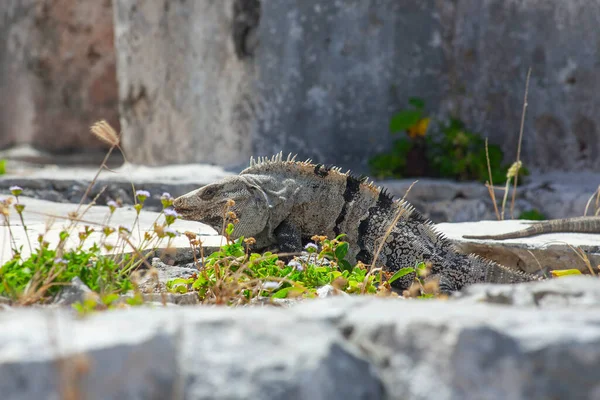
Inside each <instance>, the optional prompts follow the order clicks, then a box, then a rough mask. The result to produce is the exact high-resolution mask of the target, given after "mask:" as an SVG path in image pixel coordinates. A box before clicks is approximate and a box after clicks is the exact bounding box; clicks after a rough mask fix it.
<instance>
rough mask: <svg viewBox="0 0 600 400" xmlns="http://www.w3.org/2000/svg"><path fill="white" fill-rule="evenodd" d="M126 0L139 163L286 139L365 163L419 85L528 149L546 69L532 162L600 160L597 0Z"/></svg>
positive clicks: (432, 101)
mask: <svg viewBox="0 0 600 400" xmlns="http://www.w3.org/2000/svg"><path fill="white" fill-rule="evenodd" d="M116 4H118V5H119V6H118V7H117V8H116V10H117V13H116V15H117V19H116V24H117V32H118V35H117V39H118V41H117V48H118V50H119V52H120V56H119V57H120V58H119V60H120V61H121V60H122V59H123V60H127V61H125V62H119V70H120V75H119V76H120V85H121V99H122V106H123V116H122V120H123V123H124V126H125V132H126V138H127V140H128V142H126V143H129V144H128V145H126V147H127V148H128V150H129V152H130V153H131V156H132V158H133V159H134V160H136V161H138V162H144V163H153V164H160V163H164V162H173V161H175V162H183V161H186V162H189V161H204V162H217V163H220V164H222V165H228V164H232V163H233V164H236V163H244V162H245V159H246V156H248V155H249V154H250V153H252V154H255V155H268V154H272V153H275V152H278V151H280V150H283V151H284V152H292V153H299V154H300V156H301V157H312V158H314V159H315V160H318V161H323V162H328V163H335V164H339V165H342V166H348V167H350V166H352V167H353V168H355V169H359V170H360V169H365V167H366V162H367V160H368V158H369V157H370V156H372V155H374V154H375V153H377V152H380V151H383V150H386V149H387V148H388V147H389V145H390V142H391V138H390V135H389V133H388V131H387V127H388V121H389V118H390V116H391V115H392V114H393V113H394V112H395V111H397V110H399V109H400V108H402V107H404V106H406V101H407V99H408V98H409V97H411V96H418V97H422V98H424V100H425V101H426V104H427V106H428V109H429V110H430V111H432V112H434V113H435V114H437V115H449V114H450V115H454V116H458V117H459V118H461V119H463V120H464V121H465V122H466V124H467V126H468V127H469V128H470V129H472V130H474V131H478V132H480V133H482V134H483V135H484V136H489V137H490V140H491V142H493V143H498V144H502V146H503V149H504V151H505V153H506V156H507V157H508V158H509V159H513V158H514V156H515V153H516V148H517V138H518V133H519V124H520V119H521V110H522V102H523V100H522V99H523V92H524V89H525V77H526V75H527V70H528V68H529V67H531V68H532V69H533V73H532V80H531V87H530V92H529V109H528V115H527V119H526V124H525V140H524V148H523V159H524V161H525V162H526V164H527V165H528V166H529V167H530V168H532V167H533V168H534V169H535V168H538V169H542V170H548V169H557V168H563V169H569V170H577V169H580V168H595V167H598V166H600V157H597V156H596V154H597V152H598V148H597V147H598V142H599V140H598V132H597V128H596V126H597V125H598V123H600V117H599V116H598V114H597V113H595V112H594V110H596V109H598V106H600V99H599V98H598V97H597V96H594V94H595V93H596V92H598V89H600V87H599V85H600V66H599V65H600V63H599V59H598V43H597V40H596V38H595V36H594V34H593V32H594V30H595V27H597V26H598V25H599V24H600V3H598V2H596V1H595V0H577V1H568V2H547V1H543V0H525V1H504V0H485V1H481V0H456V1H441V0H437V1H436V0H425V1H423V0H419V1H417V0H412V1H403V2H398V1H396V0H344V1H335V2H332V1H323V0H288V1H262V2H260V1H258V0H235V1H234V0H227V1H223V2H220V3H219V4H218V5H215V3H211V2H208V3H205V4H206V5H205V6H202V7H200V6H198V5H195V6H192V5H189V4H185V5H181V4H179V3H178V5H176V6H175V5H173V6H171V7H167V8H165V9H164V10H163V9H162V8H161V7H162V6H160V5H159V4H158V3H154V4H153V5H148V4H147V3H145V2H143V1H142V0H116ZM194 4H196V3H194ZM209 4H210V5H209ZM214 21H218V22H214ZM215 23H216V25H215ZM217 28H218V29H217ZM191 36H193V39H194V40H190V37H191ZM134 37H135V38H137V41H136V42H135V43H136V46H137V47H135V48H134V49H133V50H132V46H133V45H132V43H133V41H132V39H131V38H134ZM119 38H121V39H119ZM140 93H141V94H140ZM139 97H142V98H143V106H142V107H140V108H141V109H143V111H137V112H136V111H135V110H134V108H135V107H137V106H135V107H134V106H132V104H136V102H135V99H137V98H139ZM132 99H133V100H132ZM136 113H137V114H136ZM141 143H143V144H142V145H140V144H141ZM166 148H168V149H169V150H168V151H165V149H166ZM240 157H241V159H240Z"/></svg>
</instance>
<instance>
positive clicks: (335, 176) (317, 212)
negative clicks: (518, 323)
mask: <svg viewBox="0 0 600 400" xmlns="http://www.w3.org/2000/svg"><path fill="white" fill-rule="evenodd" d="M228 199H232V200H234V201H235V205H234V206H233V207H232V208H231V211H233V212H235V213H236V215H237V218H238V219H239V223H238V224H236V226H235V229H234V232H233V235H232V236H233V237H234V238H237V237H240V236H244V237H254V238H255V239H256V245H255V249H256V250H260V249H264V248H267V247H270V246H278V248H279V250H280V251H283V252H299V251H301V250H302V248H303V245H304V244H306V243H307V242H308V241H309V240H310V237H311V236H313V235H325V236H328V237H334V236H336V235H338V234H340V233H345V234H346V235H347V236H346V237H345V240H346V241H348V243H349V245H350V251H349V252H348V255H347V259H348V261H350V262H355V261H362V262H363V263H365V264H371V263H373V261H374V257H375V253H376V251H377V249H378V247H379V246H380V245H379V244H380V242H381V240H382V238H383V237H384V236H385V235H386V232H387V231H388V228H389V227H390V226H391V225H392V224H393V223H394V220H395V219H396V218H397V219H398V220H397V222H396V223H395V224H394V226H393V227H392V229H391V231H390V232H389V235H388V236H387V239H386V241H385V244H384V245H383V246H382V247H381V252H380V253H379V254H378V256H377V259H376V260H375V263H376V265H377V266H383V267H384V270H387V271H391V272H394V271H397V270H399V269H400V268H404V267H407V266H414V265H415V263H416V262H420V261H425V262H430V263H431V265H432V269H431V272H432V275H431V276H430V279H431V278H436V279H439V285H440V291H441V292H444V293H449V292H452V291H456V290H460V289H461V288H462V287H463V286H465V285H468V284H472V283H477V282H493V283H517V282H526V281H532V280H539V279H540V278H538V277H536V276H534V275H529V274H525V273H523V272H520V271H515V270H512V269H510V268H506V267H504V266H502V265H499V264H497V263H494V262H492V261H489V260H485V259H483V258H481V257H478V256H475V255H472V254H462V253H460V252H459V251H458V250H457V249H456V248H455V246H454V245H453V244H452V243H451V242H450V241H449V240H448V239H446V238H445V237H444V236H442V235H440V234H439V233H437V232H436V230H435V227H434V225H433V224H432V223H431V222H430V221H428V220H426V219H425V218H424V217H423V216H422V215H421V214H420V213H419V212H418V211H416V210H415V209H414V208H413V207H412V206H411V205H410V204H409V203H407V202H405V201H395V200H393V199H392V197H391V196H390V195H389V194H387V193H386V192H385V191H384V190H382V189H380V188H378V187H375V186H374V185H373V184H372V183H369V182H368V181H366V180H364V179H362V180H360V179H357V178H355V177H354V176H352V175H350V174H349V173H342V172H341V171H340V170H339V169H338V168H332V167H324V166H323V165H320V164H313V163H311V162H310V160H308V161H306V162H297V161H295V160H294V158H290V157H289V156H288V158H287V159H283V158H282V156H281V153H280V154H279V155H277V156H275V157H273V158H270V159H269V158H265V159H259V160H258V161H256V162H255V161H254V160H251V161H250V167H249V168H247V169H245V170H244V171H242V172H241V173H240V174H239V175H238V176H233V177H228V178H225V179H223V180H221V181H219V182H216V183H212V184H210V185H207V186H204V187H202V188H200V189H197V190H195V191H192V192H190V193H188V194H186V195H183V196H181V197H179V198H177V199H176V200H175V203H174V206H175V209H176V211H177V212H178V213H179V214H180V215H181V216H182V217H183V218H184V219H188V220H193V221H199V222H202V223H205V224H208V225H210V226H212V227H213V228H214V229H216V230H217V231H219V230H220V229H221V227H222V225H223V216H224V209H225V207H226V204H227V200H228ZM413 278H414V277H413V276H406V277H405V279H399V280H397V281H395V282H394V284H393V286H394V287H395V288H396V289H399V290H403V289H406V288H408V286H409V285H410V284H411V282H412V280H413Z"/></svg>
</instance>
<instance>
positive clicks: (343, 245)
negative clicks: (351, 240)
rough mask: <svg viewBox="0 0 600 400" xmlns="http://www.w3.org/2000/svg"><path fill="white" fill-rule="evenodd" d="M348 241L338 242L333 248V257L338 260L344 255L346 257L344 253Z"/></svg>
mask: <svg viewBox="0 0 600 400" xmlns="http://www.w3.org/2000/svg"><path fill="white" fill-rule="evenodd" d="M348 248H349V246H348V243H347V242H342V243H340V244H339V245H338V246H337V247H336V248H335V258H336V259H337V260H338V261H340V260H343V259H344V257H346V254H348Z"/></svg>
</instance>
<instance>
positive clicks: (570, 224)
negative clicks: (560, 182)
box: [463, 216, 600, 240]
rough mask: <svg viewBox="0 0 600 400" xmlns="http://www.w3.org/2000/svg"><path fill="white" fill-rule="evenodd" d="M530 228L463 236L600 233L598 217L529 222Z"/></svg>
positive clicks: (477, 237) (513, 237)
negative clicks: (493, 233)
mask: <svg viewBox="0 0 600 400" xmlns="http://www.w3.org/2000/svg"><path fill="white" fill-rule="evenodd" d="M530 224H531V226H529V227H527V228H526V229H522V230H520V231H515V232H508V233H502V234H499V235H479V236H477V235H463V237H464V238H465V239H492V240H503V239H516V238H523V237H529V236H535V235H541V234H544V233H552V232H570V233H575V232H577V233H600V216H589V217H574V218H563V219H551V220H548V221H536V222H530Z"/></svg>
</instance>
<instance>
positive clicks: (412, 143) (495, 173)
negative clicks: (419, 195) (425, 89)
mask: <svg viewBox="0 0 600 400" xmlns="http://www.w3.org/2000/svg"><path fill="white" fill-rule="evenodd" d="M431 121H432V117H430V116H428V115H427V113H426V112H425V104H424V102H423V100H421V99H418V98H411V99H409V108H407V109H405V110H401V111H400V112H398V113H396V114H394V115H393V116H392V118H391V120H390V125H389V129H390V132H391V134H392V135H395V136H397V135H399V134H403V133H405V134H406V135H405V136H401V137H397V138H396V139H395V140H394V142H393V145H392V148H391V150H390V151H389V152H387V153H383V154H379V155H377V156H375V157H373V158H372V159H371V160H370V161H369V165H370V167H371V171H372V173H373V175H375V176H376V177H378V178H383V177H395V178H403V177H409V176H419V175H425V176H434V177H443V178H452V179H457V180H478V181H486V180H487V179H489V174H488V168H487V161H488V155H486V148H485V147H486V146H485V140H484V139H483V138H482V137H481V136H480V135H478V134H476V133H473V132H471V131H469V130H467V129H466V127H465V126H464V123H463V122H461V121H460V120H458V119H456V118H450V119H449V120H448V121H447V122H443V121H438V122H437V124H435V126H434V127H433V128H431V125H432V124H431ZM429 131H431V132H429ZM488 154H489V162H490V166H491V173H492V179H493V181H494V182H497V183H503V182H505V181H506V179H507V178H506V169H507V166H505V165H502V158H503V153H502V150H501V149H500V147H499V146H496V145H490V146H488ZM520 173H521V174H526V171H525V169H524V168H522V169H521V171H520Z"/></svg>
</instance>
